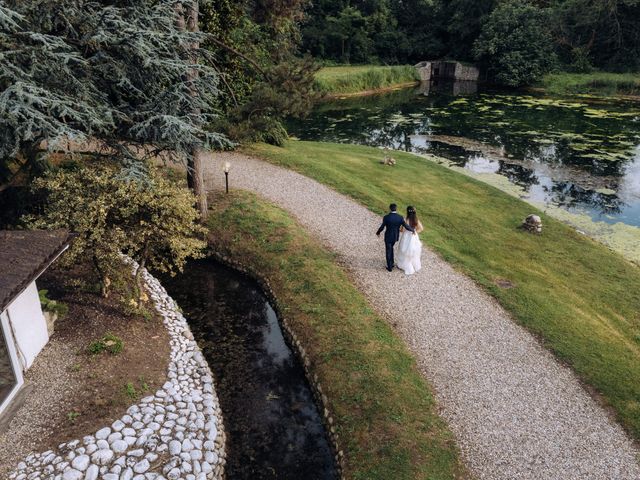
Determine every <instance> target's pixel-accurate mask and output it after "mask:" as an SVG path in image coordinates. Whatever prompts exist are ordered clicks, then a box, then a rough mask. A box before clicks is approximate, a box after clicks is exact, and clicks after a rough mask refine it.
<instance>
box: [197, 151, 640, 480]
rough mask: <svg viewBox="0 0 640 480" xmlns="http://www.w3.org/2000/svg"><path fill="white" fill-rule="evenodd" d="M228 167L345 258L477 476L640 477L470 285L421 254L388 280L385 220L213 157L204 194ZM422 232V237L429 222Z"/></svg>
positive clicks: (596, 417)
mask: <svg viewBox="0 0 640 480" xmlns="http://www.w3.org/2000/svg"><path fill="white" fill-rule="evenodd" d="M225 161H230V162H231V168H232V170H231V173H230V184H231V188H242V189H247V190H251V191H254V192H256V193H257V194H259V195H260V196H262V197H264V198H266V199H268V200H270V201H272V202H275V203H276V204H278V205H280V206H281V207H282V208H284V209H286V210H288V211H289V212H290V213H292V214H293V216H294V217H296V218H297V219H298V221H299V222H300V223H301V224H302V225H303V226H304V227H305V228H307V229H308V230H309V231H310V232H311V233H312V234H314V235H315V236H317V237H318V238H319V239H320V240H321V241H323V243H324V244H325V245H327V246H328V247H329V248H331V249H332V250H333V251H334V252H336V253H337V254H338V255H339V256H340V257H341V259H342V261H343V262H344V264H345V265H346V266H347V267H348V268H349V270H350V271H351V272H352V274H353V276H354V278H355V280H356V282H357V283H358V285H359V287H360V288H361V289H362V290H363V292H364V293H365V294H366V295H367V297H368V299H369V300H370V301H371V302H372V304H374V305H375V306H376V307H377V308H378V309H379V310H380V311H381V312H382V313H383V314H385V315H386V317H387V318H388V319H389V320H390V321H391V322H392V324H393V326H394V327H395V328H396V330H397V331H398V332H399V334H400V335H401V336H402V338H403V339H404V340H405V342H406V343H407V345H408V346H409V348H410V349H411V350H412V351H413V353H414V354H415V357H416V359H417V362H418V365H419V368H420V369H421V371H422V372H423V374H424V375H425V377H426V378H427V379H428V380H429V381H430V382H431V383H432V385H433V386H434V387H435V391H436V397H437V400H438V402H439V405H440V409H441V414H442V416H443V417H444V418H445V419H446V420H447V421H448V423H449V425H450V427H451V429H452V430H453V432H454V434H455V435H456V437H457V439H458V444H459V446H460V448H461V450H462V454H463V458H464V460H465V462H466V463H467V465H468V466H469V468H470V469H471V471H472V472H473V473H474V475H475V476H476V477H477V478H480V479H510V480H511V479H519V480H524V479H535V480H542V479H563V480H570V479H598V480H604V479H616V480H624V479H635V480H637V479H640V463H639V462H640V460H639V459H640V456H639V452H638V450H637V449H636V448H635V447H634V445H633V443H632V441H631V440H630V439H629V437H628V436H627V435H626V434H625V433H624V431H623V430H622V428H621V427H620V426H619V425H617V424H616V423H615V422H614V421H612V420H611V419H610V418H609V416H608V415H607V413H606V412H605V410H604V409H603V408H602V407H600V406H599V405H598V404H597V403H596V402H595V401H594V400H593V399H592V397H591V396H590V395H589V394H588V393H587V392H586V391H585V389H584V388H583V387H582V386H581V385H580V383H579V381H578V380H577V378H576V377H575V375H574V374H573V373H572V371H571V370H570V369H568V368H566V367H564V366H562V365H561V364H559V363H558V361H556V359H555V358H554V357H553V356H552V355H551V354H550V353H549V352H548V351H546V350H545V349H544V348H542V347H541V346H540V345H539V344H538V342H537V341H536V340H535V339H534V338H533V337H532V335H530V334H529V333H528V332H527V331H526V330H525V329H523V328H522V327H520V326H518V325H516V324H515V323H514V321H513V320H512V319H511V318H510V316H509V314H508V313H507V312H506V311H505V310H504V309H502V307H501V306H500V305H499V304H498V303H497V302H496V301H495V300H494V299H493V298H491V297H490V296H489V295H487V294H486V293H485V292H483V291H482V290H481V289H480V287H478V286H477V285H476V284H475V283H474V282H473V281H472V280H470V279H469V278H467V277H466V276H465V275H463V274H461V273H459V272H457V271H455V270H454V269H453V268H452V267H451V266H450V265H449V264H448V263H446V262H445V261H444V260H442V259H441V258H440V257H438V256H437V255H436V254H435V253H434V252H433V251H431V250H430V249H429V248H423V253H422V265H423V269H422V271H421V272H419V273H418V274H416V275H413V276H410V277H407V276H405V275H404V274H403V273H402V272H401V271H398V270H396V271H394V272H392V273H389V272H387V271H386V270H385V268H384V244H383V241H382V240H381V239H379V238H378V237H376V236H375V231H376V229H377V227H378V226H379V224H380V220H381V219H380V218H379V217H378V216H376V215H375V214H373V213H371V212H370V211H369V210H367V209H366V208H364V207H362V206H360V205H359V204H357V203H356V202H354V201H352V200H350V199H348V198H347V197H345V196H343V195H341V194H339V193H337V192H335V191H333V190H331V189H329V188H327V187H325V186H323V185H321V184H319V183H317V182H315V181H314V180H311V179H309V178H307V177H304V176H302V175H299V174H297V173H295V172H292V171H288V170H285V169H282V168H279V167H276V166H273V165H270V164H268V163H266V162H262V161H260V160H257V159H252V158H249V157H247V156H245V155H242V154H239V153H235V152H232V153H223V154H215V155H214V156H213V159H212V160H211V161H210V162H207V168H208V169H209V171H208V172H207V175H206V182H207V185H208V188H210V189H221V188H224V175H223V174H222V164H223V162H225ZM392 200H393V199H392V198H390V199H389V201H392ZM401 208H402V207H401ZM418 214H419V212H418ZM336 218H339V219H341V221H339V222H338V221H336ZM256 220H257V221H259V219H256ZM423 223H424V224H425V226H426V230H427V231H428V229H429V219H428V218H426V219H423ZM425 247H426V245H425Z"/></svg>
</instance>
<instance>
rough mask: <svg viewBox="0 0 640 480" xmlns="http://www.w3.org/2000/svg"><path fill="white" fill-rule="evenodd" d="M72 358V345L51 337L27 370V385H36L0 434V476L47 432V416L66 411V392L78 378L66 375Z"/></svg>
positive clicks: (59, 414) (73, 388) (49, 417)
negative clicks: (7, 426)
mask: <svg viewBox="0 0 640 480" xmlns="http://www.w3.org/2000/svg"><path fill="white" fill-rule="evenodd" d="M74 359H75V351H74V345H70V344H68V343H64V342H60V341H56V340H52V341H50V342H49V344H48V345H47V348H45V349H44V350H43V351H42V352H41V353H40V355H38V358H37V359H36V363H34V365H33V366H32V367H31V369H29V371H28V372H27V376H26V378H27V380H28V382H29V384H30V385H35V386H36V388H34V389H33V390H31V391H29V392H28V393H27V394H26V395H25V397H24V398H25V400H24V404H23V405H22V406H21V407H20V408H19V410H18V411H17V412H16V413H15V418H13V419H12V421H11V424H10V426H9V428H7V430H6V431H5V432H3V433H2V434H0V478H6V475H7V470H8V469H9V468H11V467H15V463H14V462H15V459H18V458H23V457H25V456H26V455H28V454H29V452H32V451H33V450H34V448H35V447H36V445H37V444H38V443H39V439H40V438H41V437H44V436H46V435H47V434H48V433H49V432H48V426H49V424H50V419H51V417H58V416H64V415H65V414H66V411H65V399H66V398H67V391H68V390H72V391H76V390H78V389H79V386H78V385H77V384H78V382H79V380H78V378H77V377H76V376H74V375H70V374H69V369H70V368H71V366H72V365H73V362H74Z"/></svg>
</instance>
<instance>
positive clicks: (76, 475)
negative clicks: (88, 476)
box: [62, 468, 84, 480]
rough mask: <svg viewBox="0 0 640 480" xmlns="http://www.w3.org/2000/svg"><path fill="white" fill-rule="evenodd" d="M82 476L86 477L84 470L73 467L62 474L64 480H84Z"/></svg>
mask: <svg viewBox="0 0 640 480" xmlns="http://www.w3.org/2000/svg"><path fill="white" fill-rule="evenodd" d="M82 477H84V475H83V474H82V472H79V471H78V470H75V469H73V468H70V469H69V470H67V471H66V472H64V473H63V474H62V480H82Z"/></svg>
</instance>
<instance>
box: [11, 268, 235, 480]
mask: <svg viewBox="0 0 640 480" xmlns="http://www.w3.org/2000/svg"><path fill="white" fill-rule="evenodd" d="M142 275H143V278H144V281H145V283H146V285H147V288H148V290H149V294H150V296H151V298H152V299H153V303H154V304H155V307H156V309H157V310H158V312H159V313H160V314H161V315H162V317H163V320H164V324H165V326H166V327H167V330H168V331H169V337H170V344H171V359H170V363H169V368H168V372H167V377H168V378H167V382H166V383H165V384H164V385H163V387H162V388H161V389H159V390H158V391H157V392H156V393H155V394H154V395H151V396H148V397H146V398H143V399H142V400H141V401H140V402H139V403H138V404H136V405H132V406H131V407H130V408H129V409H128V410H127V414H126V415H124V416H122V417H121V418H120V419H118V420H116V421H115V422H113V423H112V424H111V425H110V426H106V427H104V428H101V429H99V430H98V431H96V432H95V433H93V434H92V435H86V436H85V437H83V438H82V439H81V440H80V439H78V440H73V441H70V442H65V443H62V444H61V445H59V446H58V448H57V449H55V450H48V451H46V452H42V453H32V454H30V455H28V456H27V457H25V458H24V460H23V461H22V462H20V463H19V464H18V465H17V468H16V470H15V471H14V472H12V473H11V474H10V475H9V477H8V478H9V479H11V480H25V479H26V480H35V479H52V480H83V479H84V480H96V479H97V478H101V479H104V480H122V479H126V480H130V479H132V478H133V479H137V480H143V479H146V480H152V479H155V480H162V479H169V480H178V479H186V480H212V479H221V478H223V475H224V464H225V450H224V448H225V434H224V430H223V425H222V415H221V412H220V407H219V405H218V399H217V397H216V394H215V390H214V385H213V378H212V376H211V371H210V370H209V366H208V365H207V362H206V360H205V359H204V357H203V356H202V352H201V351H200V348H199V347H198V345H197V344H196V342H195V341H194V339H193V335H192V334H191V330H190V329H189V326H188V325H187V322H186V320H185V318H184V317H183V316H182V314H181V313H180V311H179V309H178V308H177V305H176V303H175V302H174V301H173V299H172V298H171V297H169V296H168V295H167V293H166V291H165V290H164V288H163V287H162V285H160V283H159V282H158V281H157V280H156V279H155V278H154V277H153V276H152V275H151V274H149V273H148V272H147V271H146V270H145V271H143V274H142Z"/></svg>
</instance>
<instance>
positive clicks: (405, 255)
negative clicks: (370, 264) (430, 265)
mask: <svg viewBox="0 0 640 480" xmlns="http://www.w3.org/2000/svg"><path fill="white" fill-rule="evenodd" d="M405 220H406V222H407V223H408V224H409V225H411V227H413V229H414V230H415V232H414V233H411V232H409V231H407V230H404V229H403V231H402V234H401V236H400V242H398V253H397V255H396V259H397V265H398V268H400V269H401V270H404V273H405V274H407V275H412V274H414V273H416V272H418V271H420V269H421V268H422V264H421V262H420V255H421V254H422V242H421V241H420V237H419V236H418V234H419V233H420V232H422V231H423V230H424V228H423V226H422V223H420V220H418V214H417V213H416V209H415V208H414V207H411V206H409V207H407V218H406V219H405Z"/></svg>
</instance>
